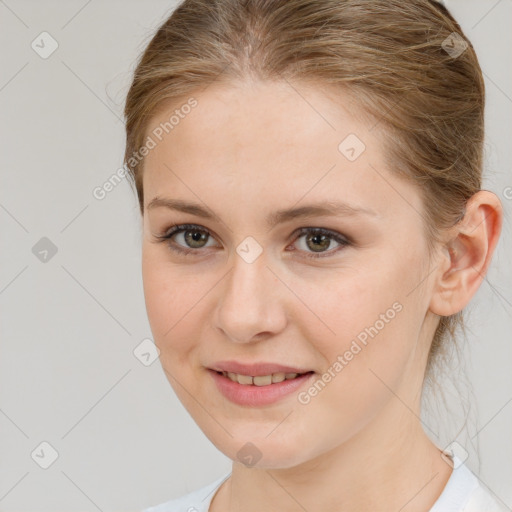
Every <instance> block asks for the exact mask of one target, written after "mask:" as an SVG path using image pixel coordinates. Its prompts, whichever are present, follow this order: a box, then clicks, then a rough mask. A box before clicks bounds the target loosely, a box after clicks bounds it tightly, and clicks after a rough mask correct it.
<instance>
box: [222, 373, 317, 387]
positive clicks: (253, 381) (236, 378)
mask: <svg viewBox="0 0 512 512" xmlns="http://www.w3.org/2000/svg"><path fill="white" fill-rule="evenodd" d="M215 373H217V374H218V375H223V376H224V377H227V378H228V379H229V380H231V381H233V382H237V383H238V384H242V385H243V386H270V385H271V384H278V383H279V382H283V381H285V380H294V379H296V378H297V377H302V376H303V375H308V374H310V373H314V372H313V371H310V372H305V373H283V372H278V373H272V374H269V375H257V376H252V375H242V374H239V373H233V372H220V371H216V372H215Z"/></svg>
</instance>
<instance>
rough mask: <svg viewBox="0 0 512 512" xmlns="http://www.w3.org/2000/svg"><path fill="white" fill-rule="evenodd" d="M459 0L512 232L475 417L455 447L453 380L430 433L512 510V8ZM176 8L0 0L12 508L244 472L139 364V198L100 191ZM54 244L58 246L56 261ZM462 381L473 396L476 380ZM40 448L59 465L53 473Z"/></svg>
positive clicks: (164, 492) (126, 502)
mask: <svg viewBox="0 0 512 512" xmlns="http://www.w3.org/2000/svg"><path fill="white" fill-rule="evenodd" d="M446 3H447V6H448V7H449V8H450V9H451V10H452V12H453V14H454V15H455V17H456V18H457V19H458V21H459V22H460V24H461V26H462V27H463V29H464V30H465V32H466V34H467V36H468V37H469V39H470V40H471V41H472V43H473V44H474V46H475V48H476V50H477V53H478V55H479V59H480V62H481V65H482V69H483V71H484V74H485V80H486V85H487V102H488V103H487V113H486V115H487V141H486V156H485V172H486V174H487V179H486V182H485V188H488V189H490V190H492V191H494V192H495V193H496V194H498V195H499V196H500V198H501V199H502V202H503V205H504V208H505V224H504V229H503V234H502V239H501V241H500V244H499V246H498V250H497V253H496V255H495V258H494V262H493V267H492V269H491V270H490V272H489V274H488V278H487V279H486V280H485V282H484V283H483V284H482V286H481V288H480V290H479V292H478V295H477V297H476V298H475V300H474V302H473V303H472V304H471V306H470V308H469V309H470V310H471V314H472V317H471V321H470V322H469V326H470V331H469V337H468V342H467V344H464V361H465V363H463V364H462V367H463V368H464V367H465V368H466V373H467V381H468V382H469V385H470V386H471V388H472V390H473V391H472V395H471V397H470V398H469V401H470V402H471V403H472V406H471V409H470V411H469V413H470V419H469V420H468V422H467V425H466V428H465V429H463V431H462V432H461V433H460V435H459V437H457V433H458V432H459V430H460V429H461V427H462V426H463V423H464V414H463V413H464V411H463V410H461V405H460V404H461V401H460V400H459V397H458V395H457V392H456V391H454V390H453V385H452V384H450V382H449V381H447V382H444V381H442V382H441V386H442V387H443V388H444V389H445V390H446V394H447V401H448V405H447V408H448V410H449V411H450V414H449V415H448V414H447V412H446V408H445V409H441V410H440V412H435V411H434V413H430V412H425V422H426V423H427V424H429V425H430V426H431V427H432V429H433V430H435V432H438V433H439V438H438V440H437V442H438V443H439V444H442V445H443V446H446V445H447V444H448V443H450V442H451V441H453V440H455V439H456V440H457V441H458V442H459V443H460V444H461V446H464V447H465V449H467V451H468V453H469V458H468V460H467V465H468V466H469V467H470V468H471V469H472V470H473V471H474V472H476V473H477V474H478V475H479V476H480V478H481V480H482V481H483V482H485V483H486V484H487V485H488V486H489V487H490V488H491V490H492V491H493V492H494V493H495V495H496V496H497V497H498V498H500V499H501V500H503V501H504V502H505V503H506V504H507V505H508V506H512V486H511V485H510V483H511V482H512V436H511V435H510V434H511V428H510V427H511V425H512V403H511V401H512V372H510V367H511V356H512V345H511V343H510V338H511V336H510V332H511V314H512V311H511V310H512V306H511V303H512V294H511V291H510V283H511V279H510V277H511V275H510V274H511V268H512V266H511V265H510V261H511V254H512V247H511V232H510V213H511V204H512V199H510V198H511V197H512V189H507V188H506V187H510V186H512V176H511V174H512V173H511V164H512V152H511V143H510V136H511V133H512V115H511V113H512V99H511V97H512V66H511V65H510V63H511V53H512V52H511V49H512V31H511V27H510V23H511V20H512V1H511V0H499V1H495V0H492V1H482V0H479V1H468V0H452V1H448V2H446ZM174 5H175V4H174V2H169V1H156V0H151V1H145V2H142V1H140V2H135V1H126V0H125V1H122V2H121V1H113V0H110V1H103V2H99V1H97V0H96V1H88V2H87V1H83V0H81V1H67V2H50V1H45V2H36V1H21V0H16V1H15V0H7V1H6V2H4V1H1V0H0V20H1V21H0V44H1V47H2V52H1V55H2V61H1V67H0V73H1V75H0V119H1V127H0V130H1V132H0V135H1V140H2V146H1V148H2V157H1V177H2V186H1V188H0V228H1V235H2V236H1V244H2V245H1V264H0V306H1V311H2V317H1V323H0V329H1V331H0V343H1V348H0V354H1V357H0V434H1V435H0V511H28V510H31V511H41V512H43V511H48V512H49V511H52V512H55V511H63V510H66V511H68V512H73V511H78V510H81V511H84V510H91V511H94V510H102V511H107V510H116V511H119V510H130V511H135V510H140V509H142V508H144V507H147V506H149V505H152V504H156V503H160V502H162V501H166V500H168V499H170V498H172V497H175V496H178V495H181V494H183V493H185V492H188V491H189V490H192V489H195V488H197V487H199V486H202V485H205V484H207V483H209V482H210V481H212V480H213V479H215V478H217V477H219V476H221V475H223V474H225V473H226V472H228V471H229V470H230V467H231V466H230V461H229V460H228V459H227V458H226V457H225V456H224V455H222V454H221V453H220V452H218V450H217V449H216V448H215V447H214V446H213V445H211V443H210V442H209V441H208V440H207V439H206V437H205V436H204V435H203V433H202V432H201V431H200V430H199V428H198V427H197V426H196V425H195V423H194V422H193V421H192V419H191V418H190V417H189V416H188V414H187V413H186V411H185V410H184V409H183V407H182V406H181V404H180V403H179V402H178V400H177V399H176V397H175V396H174V393H173V391H172V389H171V387H170V385H169V384H168V382H167V379H166V378H165V376H164V373H163V371H162V369H161V367H160V365H159V362H158V360H157V361H155V362H154V363H153V364H152V365H150V366H144V365H143V364H142V363H141V362H140V361H139V360H138V359H137V358H136V357H135V356H134V354H133V350H134V349H135V348H136V347H137V346H138V345H139V344H140V343H141V341H142V340H144V339H145V338H151V331H150V328H149V324H148V321H147V318H146V313H145V306H144V297H143V292H142V281H141V270H140V266H141V261H140V237H141V234H140V219H139V213H138V209H137V202H136V198H135V195H134V192H133V191H132V189H131V188H130V186H129V184H128V182H127V181H126V180H123V181H122V182H121V183H119V185H117V186H116V187H115V188H114V190H112V191H111V192H110V193H108V194H107V196H106V197H105V198H104V199H103V200H97V199H95V198H94V197H93V194H92V191H93V189H94V188H95V187H98V186H101V185H102V184H103V183H104V182H105V181H106V180H108V179H109V177H111V176H112V174H114V173H115V172H116V171H117V170H118V169H119V168H120V167H121V166H122V156H123V151H124V139H123V137H124V131H123V122H122V109H123V102H124V97H125V95H126V92H127V89H128V86H129V81H130V78H131V73H132V70H133V67H134V65H135V60H136V58H137V57H138V55H139V52H140V51H141V50H142V49H143V48H144V46H145V44H147V42H148V41H149V39H150V38H151V37H152V35H153V31H154V29H155V28H156V27H157V26H158V25H159V24H160V23H161V22H162V21H163V20H164V19H165V18H166V17H167V16H168V14H170V12H171V10H172V7H173V6H174ZM43 31H47V32H49V33H50V34H51V36H52V37H53V38H54V39H55V40H56V41H57V42H58V45H59V46H58V49H57V50H56V51H55V52H54V53H53V54H52V55H51V56H50V57H49V58H47V59H43V58H41V57H40V56H39V55H38V54H37V53H36V52H35V51H34V50H33V49H32V47H31V43H32V41H33V40H35V39H36V38H37V37H38V36H39V34H40V33H41V32H43ZM46 48H48V46H46ZM506 190H508V191H509V193H508V194H507V192H506ZM507 196H508V198H507ZM43 237H46V238H47V239H49V240H50V241H51V243H52V244H53V245H54V246H55V247H56V248H57V253H56V254H54V255H53V256H52V253H51V251H50V252H49V253H48V255H47V256H46V259H47V261H45V262H44V261H41V260H40V258H41V257H43V255H44V253H39V254H38V250H39V251H41V250H43V249H44V248H45V247H46V248H47V247H48V245H49V242H48V241H47V240H43V241H40V240H41V239H42V238H43ZM36 244H42V245H36ZM45 244H46V245H45ZM34 246H36V249H37V250H36V249H34V250H33V248H34ZM34 252H35V253H36V254H34ZM453 377H454V378H453V379H452V380H453V382H455V384H457V385H460V384H463V382H464V373H463V374H460V375H459V373H454V375H453ZM470 391H471V389H466V387H465V385H463V387H462V388H461V392H462V393H463V394H465V395H466V394H467V393H468V392H470ZM434 409H435V407H434ZM459 413H460V414H459ZM43 441H46V442H48V443H50V445H51V446H52V447H53V448H54V449H55V450H56V451H57V452H58V458H57V459H56V460H55V462H54V463H53V464H52V465H51V466H50V467H48V469H42V468H41V467H40V465H39V464H40V463H43V464H44V461H45V460H46V462H48V461H49V460H50V459H49V458H48V457H50V456H51V451H50V450H48V449H45V448H44V446H43V451H42V452H41V447H40V444H41V443H42V442H43ZM476 443H479V449H478V445H476ZM473 445H475V446H473ZM34 450H36V453H38V454H39V456H37V455H34V458H32V456H31V454H32V453H33V451H34ZM36 461H38V462H39V464H38V463H36Z"/></svg>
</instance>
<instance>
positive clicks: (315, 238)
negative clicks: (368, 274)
mask: <svg viewBox="0 0 512 512" xmlns="http://www.w3.org/2000/svg"><path fill="white" fill-rule="evenodd" d="M296 234H297V235H298V236H296V238H295V239H294V242H295V243H296V242H297V240H300V239H301V238H303V237H305V238H304V242H305V244H303V248H302V249H300V252H303V253H304V256H305V257H307V258H325V257H327V256H331V255H332V254H334V253H338V252H339V251H340V250H342V249H343V248H344V247H346V246H349V245H351V241H350V240H349V239H348V238H346V237H344V236H343V235H341V234H340V233H337V232H336V231H331V230H329V229H324V228H310V227H308V228H301V229H300V230H299V231H298V232H296ZM210 237H211V234H210V232H209V231H208V230H207V229H205V228H202V227H201V226H197V225H195V224H177V225H174V226H171V227H170V228H169V229H168V230H167V231H166V233H165V234H164V235H160V236H157V237H156V238H157V239H158V241H161V242H164V241H167V245H168V247H169V249H171V251H174V252H177V253H182V254H191V253H196V254H198V253H200V252H201V251H199V249H203V248H204V247H211V245H210V246H208V245H207V243H208V241H209V238H210ZM333 241H334V242H336V243H337V244H338V247H337V248H335V249H331V250H328V249H329V248H330V246H331V244H332V242H333ZM294 250H295V249H294Z"/></svg>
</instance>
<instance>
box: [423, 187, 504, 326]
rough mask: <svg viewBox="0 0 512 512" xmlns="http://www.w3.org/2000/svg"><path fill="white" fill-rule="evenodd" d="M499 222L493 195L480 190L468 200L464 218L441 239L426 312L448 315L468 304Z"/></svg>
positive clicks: (481, 276) (500, 213)
mask: <svg viewBox="0 0 512 512" xmlns="http://www.w3.org/2000/svg"><path fill="white" fill-rule="evenodd" d="M502 223H503V209H502V206H501V202H500V200H499V199H498V197H497V196H496V194H493V193H492V192H489V191H487V190H480V191H479V192H477V193H476V194H474V195H473V196H472V197H471V198H470V199H469V200H468V202H467V204H466V213H465V214H464V218H463V219H462V220H461V221H460V222H459V223H458V224H457V225H456V226H455V227H454V229H452V230H450V232H449V237H448V241H447V242H445V246H444V256H442V257H441V259H440V261H439V264H438V267H439V269H440V272H439V274H438V277H437V280H436V282H435V284H434V289H433V294H432V298H431V302H430V307H429V309H430V311H432V312H433V313H435V314H437V315H440V316H450V315H453V314H455V313H457V312H459V311H461V310H463V309H464V307H465V306H466V305H467V304H468V303H469V301H470V300H471V298H472V297H473V295H474V294H475V293H476V291H477V290H478V287H479V286H480V284H481V283H482V281H483V279H484V277H485V274H486V273H487V269H488V268H489V264H490V263H491V259H492V255H493V252H494V249H495V247H496V244H497V243H498V239H499V236H500V233H501V227H502Z"/></svg>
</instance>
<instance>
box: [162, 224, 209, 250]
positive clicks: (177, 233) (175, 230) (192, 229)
mask: <svg viewBox="0 0 512 512" xmlns="http://www.w3.org/2000/svg"><path fill="white" fill-rule="evenodd" d="M210 236H211V235H210V233H209V232H208V231H207V230H206V229H202V228H201V227H200V226H196V225H195V224H178V225H174V226H171V228H170V229H168V230H167V231H166V233H165V234H164V235H160V236H157V238H158V240H160V241H162V242H164V241H166V240H167V241H168V244H167V245H168V246H169V249H171V250H172V251H175V252H178V253H183V254H189V253H192V252H196V253H197V252H198V251H197V249H202V248H203V247H208V246H207V245H206V242H208V239H209V237H210ZM174 237H176V239H177V240H179V241H180V242H184V244H181V243H177V242H176V240H174V239H173V238H174Z"/></svg>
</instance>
